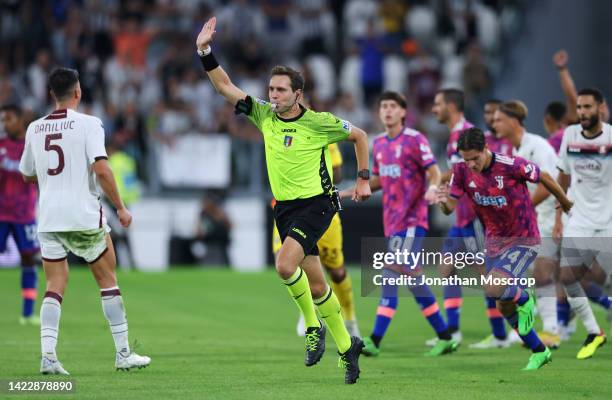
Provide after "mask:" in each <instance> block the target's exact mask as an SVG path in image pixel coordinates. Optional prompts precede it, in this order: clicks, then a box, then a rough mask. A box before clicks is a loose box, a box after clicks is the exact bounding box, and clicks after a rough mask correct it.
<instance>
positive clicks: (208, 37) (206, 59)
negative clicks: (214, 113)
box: [196, 17, 246, 105]
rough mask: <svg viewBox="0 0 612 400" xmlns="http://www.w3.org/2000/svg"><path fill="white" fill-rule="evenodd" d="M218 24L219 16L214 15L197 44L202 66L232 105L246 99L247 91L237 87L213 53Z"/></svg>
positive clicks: (216, 88) (203, 28) (201, 33)
mask: <svg viewBox="0 0 612 400" xmlns="http://www.w3.org/2000/svg"><path fill="white" fill-rule="evenodd" d="M216 25H217V18H216V17H212V18H211V19H209V20H208V21H206V23H205V24H204V26H203V27H202V30H201V31H200V33H199V35H198V38H197V39H196V46H197V48H198V55H200V60H201V61H202V66H203V67H204V70H205V71H206V74H207V75H208V78H209V79H210V82H211V83H212V85H213V86H214V88H215V90H216V91H217V93H219V94H220V95H221V96H223V97H225V98H226V100H227V101H229V102H230V103H231V104H232V105H236V103H237V102H238V100H244V98H245V97H246V93H245V92H243V91H242V90H241V89H240V88H238V87H236V86H235V85H234V84H233V83H232V81H231V80H230V78H229V76H228V75H227V73H226V72H225V70H224V69H223V68H221V66H219V64H218V63H217V60H216V59H215V57H214V55H213V54H212V48H211V47H210V43H211V42H212V40H213V36H214V34H215V32H216V31H215V27H216Z"/></svg>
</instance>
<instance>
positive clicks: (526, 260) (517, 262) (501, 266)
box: [485, 246, 538, 278]
mask: <svg viewBox="0 0 612 400" xmlns="http://www.w3.org/2000/svg"><path fill="white" fill-rule="evenodd" d="M537 256H538V251H537V249H536V248H533V247H528V246H513V247H510V248H509V249H508V250H506V251H504V252H503V253H501V254H499V255H497V256H495V257H488V256H487V257H486V258H485V265H486V271H487V274H488V273H489V272H491V270H493V269H497V270H499V271H502V272H503V273H505V274H506V275H509V276H512V277H514V278H522V277H524V275H525V271H527V269H528V268H529V266H530V265H531V264H532V263H533V262H534V260H535V259H536V257H537Z"/></svg>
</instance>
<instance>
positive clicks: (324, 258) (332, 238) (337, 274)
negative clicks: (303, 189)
mask: <svg viewBox="0 0 612 400" xmlns="http://www.w3.org/2000/svg"><path fill="white" fill-rule="evenodd" d="M329 154H330V156H331V164H332V170H333V173H332V177H333V182H334V184H335V185H336V184H338V183H340V182H341V181H342V153H340V149H339V148H338V145H337V144H336V143H333V144H330V145H329ZM275 204H276V200H273V202H272V207H273V208H274V205H275ZM282 244H283V243H282V241H281V238H280V235H279V233H278V229H277V228H276V224H274V226H273V229H272V252H273V253H274V255H275V256H276V254H277V253H278V251H279V250H280V248H281V246H282ZM317 247H318V248H319V257H320V258H321V264H323V267H324V268H325V270H326V271H327V274H328V275H329V278H330V280H331V286H332V290H333V291H334V293H335V294H336V296H338V301H339V302H340V307H342V316H343V317H344V325H346V329H347V330H348V332H349V334H350V335H351V336H356V337H361V333H360V332H359V326H358V324H357V316H356V314H355V300H354V299H353V281H352V280H351V276H350V275H349V273H348V272H347V270H346V268H345V266H344V252H343V251H342V223H341V222H340V213H336V215H334V217H333V218H332V220H331V223H330V224H329V228H327V230H326V231H325V233H324V234H323V236H321V239H319V241H318V242H317ZM297 334H298V336H304V335H306V325H305V321H304V316H303V315H302V314H301V313H300V318H299V320H298V324H297Z"/></svg>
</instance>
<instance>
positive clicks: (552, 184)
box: [540, 171, 574, 212]
mask: <svg viewBox="0 0 612 400" xmlns="http://www.w3.org/2000/svg"><path fill="white" fill-rule="evenodd" d="M560 175H561V174H560ZM540 182H541V183H542V185H544V187H545V188H546V190H548V191H549V192H550V193H551V194H552V195H553V196H555V198H556V199H557V201H558V202H559V205H560V206H561V209H562V210H563V211H565V212H568V211H569V210H570V209H571V208H572V206H573V205H574V203H572V202H571V200H570V199H568V198H567V196H566V195H565V190H564V188H562V187H561V186H560V185H559V184H558V183H557V182H556V181H555V180H554V179H553V177H552V176H550V174H549V173H548V172H546V171H542V172H541V173H540Z"/></svg>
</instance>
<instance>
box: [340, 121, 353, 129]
mask: <svg viewBox="0 0 612 400" xmlns="http://www.w3.org/2000/svg"><path fill="white" fill-rule="evenodd" d="M351 128H352V126H351V123H350V122H348V121H347V120H344V119H343V120H342V129H344V130H345V131H350V130H351Z"/></svg>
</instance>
